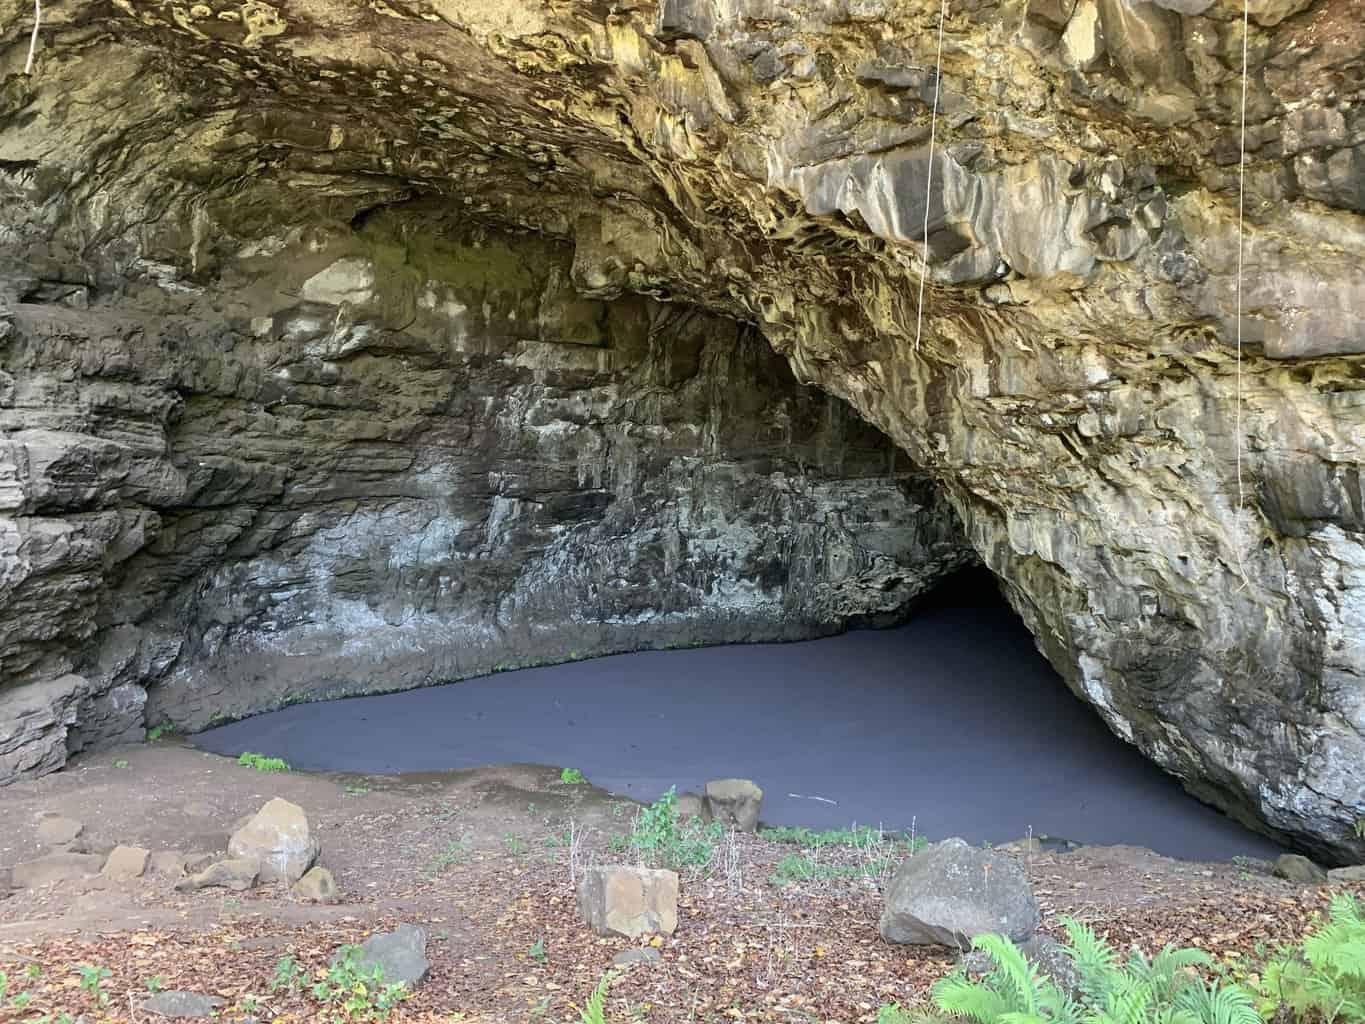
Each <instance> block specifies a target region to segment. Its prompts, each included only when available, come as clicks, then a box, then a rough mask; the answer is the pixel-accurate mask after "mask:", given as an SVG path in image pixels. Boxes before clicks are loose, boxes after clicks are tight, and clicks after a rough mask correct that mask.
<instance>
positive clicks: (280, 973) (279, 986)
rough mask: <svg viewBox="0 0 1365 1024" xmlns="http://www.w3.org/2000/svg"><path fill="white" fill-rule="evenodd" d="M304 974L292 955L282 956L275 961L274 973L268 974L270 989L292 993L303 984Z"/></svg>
mask: <svg viewBox="0 0 1365 1024" xmlns="http://www.w3.org/2000/svg"><path fill="white" fill-rule="evenodd" d="M306 974H307V972H306V971H305V970H304V969H303V968H302V967H300V966H299V964H298V961H297V960H295V959H294V958H293V957H292V956H282V957H280V958H279V959H278V960H276V961H275V973H274V974H272V975H271V976H270V991H271V992H288V993H289V994H290V995H293V994H294V993H295V992H297V991H298V990H299V988H300V987H301V986H302V985H303V979H304V977H305V976H306Z"/></svg>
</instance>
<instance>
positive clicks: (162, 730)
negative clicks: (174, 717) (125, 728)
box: [147, 725, 171, 743]
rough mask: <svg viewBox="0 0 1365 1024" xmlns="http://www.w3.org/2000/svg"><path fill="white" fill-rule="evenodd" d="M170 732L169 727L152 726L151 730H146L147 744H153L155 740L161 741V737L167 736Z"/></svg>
mask: <svg viewBox="0 0 1365 1024" xmlns="http://www.w3.org/2000/svg"><path fill="white" fill-rule="evenodd" d="M170 731H171V727H170V726H169V725H154V726H152V728H150V729H148V730H147V742H148V743H155V742H156V741H157V740H159V739H161V737H162V736H165V735H167V734H168V733H169V732H170Z"/></svg>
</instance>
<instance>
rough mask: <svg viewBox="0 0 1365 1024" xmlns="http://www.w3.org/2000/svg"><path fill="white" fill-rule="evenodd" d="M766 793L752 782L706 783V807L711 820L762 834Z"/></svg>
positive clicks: (722, 781)
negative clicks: (760, 823) (760, 817)
mask: <svg viewBox="0 0 1365 1024" xmlns="http://www.w3.org/2000/svg"><path fill="white" fill-rule="evenodd" d="M762 805H763V790H761V789H760V788H759V787H758V786H757V785H756V784H755V783H753V782H751V781H750V780H749V779H712V780H711V781H710V782H708V783H707V784H706V796H705V798H704V804H703V806H704V807H705V810H706V814H707V816H708V817H709V818H710V820H711V821H719V822H723V823H724V824H726V825H733V826H734V827H735V828H737V829H739V830H740V831H741V832H757V831H758V811H759V808H760V807H761V806H762Z"/></svg>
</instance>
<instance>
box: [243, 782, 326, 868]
mask: <svg viewBox="0 0 1365 1024" xmlns="http://www.w3.org/2000/svg"><path fill="white" fill-rule="evenodd" d="M318 852H319V847H318V841H317V839H316V838H315V837H314V836H313V834H312V832H311V831H310V830H309V828H308V818H307V816H306V815H305V814H304V813H303V808H302V807H300V806H299V805H298V804H292V803H290V802H289V801H288V800H282V799H280V798H279V797H276V798H275V799H273V800H271V801H270V802H269V803H267V804H266V805H265V806H264V807H262V808H261V809H260V810H259V811H257V812H256V813H255V814H254V815H253V816H252V817H251V819H250V820H249V821H248V822H247V823H246V824H244V825H242V826H241V827H240V828H238V829H237V830H236V831H235V832H233V833H232V838H231V839H229V840H228V853H229V854H231V855H232V856H233V857H255V858H256V860H258V861H259V862H260V865H261V881H263V882H283V883H284V884H286V885H293V884H294V883H295V882H297V881H298V880H299V879H300V878H302V877H303V875H304V872H306V871H307V870H308V869H309V868H310V867H312V866H313V862H314V861H315V860H317V859H318Z"/></svg>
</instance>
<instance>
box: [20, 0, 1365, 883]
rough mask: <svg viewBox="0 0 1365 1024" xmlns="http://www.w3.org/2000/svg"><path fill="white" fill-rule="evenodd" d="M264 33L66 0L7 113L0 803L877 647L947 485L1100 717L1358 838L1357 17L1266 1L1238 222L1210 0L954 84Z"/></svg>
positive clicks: (528, 30) (458, 9)
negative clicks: (835, 634)
mask: <svg viewBox="0 0 1365 1024" xmlns="http://www.w3.org/2000/svg"><path fill="white" fill-rule="evenodd" d="M266 6H267V7H269V8H270V10H271V11H272V12H274V13H271V14H266V13H264V11H265V8H262V9H261V11H260V12H258V13H259V15H260V16H259V17H254V18H252V19H248V20H249V21H250V24H249V25H248V24H247V23H246V22H243V21H242V20H241V17H240V14H239V13H238V12H235V11H234V12H227V11H223V10H216V9H215V8H213V7H212V6H211V5H196V6H194V7H193V8H192V10H190V12H189V13H188V14H186V15H185V16H183V17H181V16H180V15H177V16H176V18H170V19H167V18H163V17H162V16H160V15H149V14H148V13H147V12H146V11H143V10H142V9H141V8H137V9H136V10H133V9H131V8H128V7H120V6H118V5H116V8H115V12H111V11H110V10H109V9H108V8H107V6H106V5H101V4H96V3H94V2H93V0H74V2H73V3H71V4H69V5H66V6H64V7H63V12H62V17H61V19H60V20H51V21H50V22H49V23H48V24H47V25H45V26H44V31H43V33H42V35H41V47H40V52H39V54H38V61H39V66H38V69H37V73H36V74H34V75H32V76H27V77H24V78H22V80H20V79H17V78H16V80H15V81H16V88H15V90H12V91H11V92H10V93H7V94H6V95H5V97H4V99H3V100H0V187H3V189H4V194H5V196H6V198H7V201H6V202H5V203H4V204H3V206H0V235H3V238H4V246H3V253H0V302H3V303H4V304H5V306H6V310H5V312H4V315H3V316H0V438H3V454H2V455H0V612H3V614H0V778H10V777H14V776H15V775H19V774H34V773H39V772H43V771H49V770H52V769H53V768H55V767H57V766H58V765H60V764H61V762H62V760H63V759H64V757H65V756H66V754H67V752H68V751H69V750H70V749H77V748H79V747H80V746H81V745H97V744H99V743H103V742H108V741H110V740H111V739H113V738H114V737H119V736H126V735H128V734H130V733H131V732H132V731H134V730H135V729H136V728H137V727H138V726H139V725H140V724H142V722H143V721H144V720H145V719H146V718H147V717H148V716H150V717H151V718H152V719H153V720H155V721H158V722H159V721H162V720H165V721H168V722H171V723H172V724H177V725H180V726H182V727H187V728H189V727H196V726H198V725H202V724H205V723H207V722H209V721H212V720H215V719H217V718H220V717H222V718H227V717H232V716H236V715H240V714H244V713H247V712H248V711H253V710H259V709H261V708H264V707H269V706H273V705H275V704H278V703H281V702H283V701H286V700H293V699H303V698H306V697H309V696H317V695H321V694H323V693H333V692H349V691H354V690H359V689H362V688H375V689H378V688H399V687H405V686H414V685H420V684H422V683H426V682H433V681H440V680H444V679H451V678H456V677H459V676H462V675H468V674H472V673H477V672H481V671H485V670H487V669H490V668H493V667H495V666H497V665H500V664H502V665H507V664H513V663H526V662H530V661H535V660H550V659H555V658H563V657H567V656H571V655H572V654H573V653H574V652H575V651H576V652H577V653H578V654H580V655H586V654H593V653H601V652H604V651H609V650H622V649H626V648H630V647H638V646H653V645H665V644H668V643H680V642H682V643H687V642H693V641H697V640H705V641H725V640H744V639H781V638H789V637H792V636H796V635H810V634H812V633H815V632H820V631H823V630H828V629H831V628H837V626H838V625H839V624H841V623H844V622H847V621H850V620H854V621H857V620H861V619H864V618H874V619H875V618H878V617H880V616H881V615H883V614H885V613H887V612H892V613H894V611H895V609H898V608H900V607H902V606H903V600H902V599H903V598H904V597H905V596H907V595H908V594H909V593H910V592H911V591H913V590H915V589H916V588H918V587H921V586H923V585H927V583H928V582H929V580H930V579H932V577H933V576H934V575H935V574H936V573H937V571H939V569H941V568H942V566H943V564H944V560H943V557H942V555H943V553H945V552H947V551H950V550H951V551H953V552H955V553H956V554H955V555H954V557H966V556H965V555H964V553H963V552H962V551H961V548H960V547H959V546H958V544H957V543H956V540H955V539H954V540H951V541H949V543H948V545H947V546H946V547H942V546H939V545H938V539H939V538H941V537H943V536H944V534H943V533H942V532H940V530H939V528H938V527H937V526H935V525H934V524H945V523H947V522H949V517H947V516H946V515H942V514H940V513H941V512H942V510H943V506H944V503H946V504H947V505H951V507H952V508H953V509H954V510H955V511H956V513H957V514H958V517H959V518H960V520H961V522H962V523H963V525H964V531H965V533H966V535H967V539H968V542H969V544H970V546H971V548H972V549H974V551H975V552H976V554H977V555H978V556H979V557H980V558H981V559H982V560H983V561H984V562H985V563H986V564H987V565H988V566H989V567H990V568H991V569H992V570H993V571H994V572H995V573H996V574H997V575H998V576H999V577H1000V578H1001V580H1003V581H1004V585H1005V590H1006V593H1007V595H1008V597H1009V599H1010V600H1011V602H1012V603H1013V604H1014V606H1015V607H1016V608H1017V609H1018V610H1019V613H1020V615H1021V616H1022V617H1023V618H1024V619H1025V621H1026V622H1027V624H1028V626H1029V628H1030V629H1031V630H1032V631H1033V633H1034V635H1035V637H1036V638H1037V641H1038V645H1039V647H1040V649H1041V650H1042V651H1043V652H1044V653H1045V654H1046V656H1047V657H1048V658H1049V659H1050V660H1051V661H1052V663H1053V664H1054V665H1055V666H1056V667H1057V668H1058V670H1059V671H1060V672H1061V673H1062V675H1063V676H1064V677H1065V678H1066V679H1067V681H1068V684H1069V685H1070V686H1071V687H1072V689H1073V690H1074V691H1075V692H1076V693H1077V695H1078V696H1080V697H1081V698H1082V699H1084V700H1086V701H1088V702H1090V704H1092V705H1093V706H1094V707H1095V709H1096V711H1097V713H1099V714H1100V715H1101V716H1103V718H1104V720H1105V721H1106V722H1107V724H1108V725H1109V727H1110V728H1111V729H1113V730H1114V732H1115V733H1117V734H1118V735H1120V736H1123V737H1124V738H1126V739H1128V740H1130V741H1131V742H1133V743H1134V744H1135V745H1136V746H1138V747H1139V748H1140V749H1141V750H1142V751H1143V752H1144V753H1145V754H1146V755H1147V756H1149V757H1151V758H1152V759H1153V760H1155V761H1156V762H1158V763H1159V764H1161V765H1163V766H1164V767H1166V768H1167V769H1168V770H1170V771H1171V772H1173V773H1174V774H1176V775H1177V776H1178V777H1179V778H1180V779H1181V780H1182V781H1183V782H1184V783H1185V784H1186V785H1187V786H1188V787H1189V788H1190V789H1191V790H1193V791H1194V792H1195V793H1197V794H1198V795H1200V796H1202V797H1204V798H1206V799H1209V800H1211V801H1213V802H1216V803H1218V804H1219V805H1221V806H1223V807H1225V808H1227V809H1228V810H1229V811H1231V812H1232V813H1234V814H1235V815H1237V816H1238V817H1240V818H1243V819H1245V820H1248V821H1251V822H1253V823H1255V824H1257V825H1258V826H1259V827H1261V828H1263V829H1265V830H1266V831H1268V832H1270V833H1271V834H1274V835H1277V836H1280V837H1283V838H1288V839H1291V840H1293V841H1296V842H1299V843H1301V844H1304V845H1305V846H1307V847H1308V848H1309V849H1310V850H1311V852H1313V854H1314V855H1315V856H1317V857H1318V858H1319V859H1320V860H1322V861H1324V862H1331V863H1348V862H1349V863H1359V862H1360V861H1361V860H1362V859H1365V840H1362V839H1361V838H1360V837H1359V836H1357V835H1356V833H1355V831H1354V824H1355V822H1356V820H1357V819H1359V818H1360V817H1361V816H1362V815H1365V701H1362V699H1361V684H1360V680H1361V679H1362V678H1365V645H1362V643H1361V642H1360V637H1361V636H1362V635H1365V634H1363V633H1362V628H1361V623H1362V621H1365V620H1363V619H1362V616H1365V610H1363V608H1365V602H1363V601H1362V598H1361V594H1362V593H1365V540H1363V539H1362V538H1365V526H1363V525H1362V523H1363V519H1362V511H1361V510H1362V508H1365V501H1363V500H1362V494H1361V484H1360V479H1359V473H1358V472H1357V470H1356V467H1357V466H1358V464H1359V463H1360V462H1361V454H1362V440H1361V438H1362V430H1365V411H1362V406H1361V403H1360V402H1359V401H1357V399H1356V397H1355V396H1356V394H1357V392H1358V380H1359V376H1360V372H1359V371H1360V361H1361V357H1362V354H1365V320H1362V317H1361V315H1360V310H1361V309H1362V308H1365V226H1362V221H1361V211H1362V202H1365V197H1362V196H1361V194H1360V187H1361V182H1362V181H1365V175H1362V174H1361V173H1359V172H1360V160H1361V153H1362V151H1363V150H1362V147H1365V118H1363V117H1362V116H1361V111H1362V110H1365V102H1363V101H1365V71H1363V70H1362V67H1361V64H1360V61H1359V55H1360V53H1361V52H1365V23H1363V22H1362V20H1361V19H1360V17H1359V16H1358V15H1359V12H1358V10H1357V9H1356V7H1355V5H1354V4H1353V3H1352V2H1351V0H1316V2H1312V3H1310V2H1309V0H1253V3H1252V5H1251V14H1252V25H1251V31H1250V35H1249V38H1248V44H1249V45H1248V48H1247V52H1248V56H1249V61H1250V68H1249V75H1248V78H1247V81H1248V85H1249V89H1248V106H1247V132H1246V140H1245V141H1246V147H1245V148H1246V170H1247V174H1246V193H1247V195H1246V199H1247V203H1246V211H1247V217H1246V222H1245V239H1244V243H1245V244H1244V245H1243V244H1242V241H1243V240H1241V239H1239V233H1238V216H1237V206H1238V203H1237V200H1238V188H1237V184H1238V175H1237V173H1236V169H1237V167H1238V166H1239V165H1240V163H1241V154H1242V145H1241V143H1242V139H1241V137H1240V135H1241V133H1240V92H1241V90H1240V87H1239V86H1240V82H1241V61H1240V57H1241V50H1242V48H1241V46H1240V45H1239V44H1240V42H1241V27H1240V19H1237V18H1236V17H1235V16H1234V15H1233V14H1232V12H1230V11H1229V10H1228V9H1227V6H1226V5H1222V4H1213V5H1205V4H1204V3H1202V0H1170V2H1166V0H1163V2H1162V3H1146V2H1141V0H1093V2H1088V0H1077V2H1074V3H1072V2H1069V0H1066V2H1063V0H1039V2H1037V3H1032V2H1031V3H1029V4H1027V5H1013V6H996V7H990V6H986V7H982V8H981V9H979V10H975V11H973V12H972V15H971V17H955V18H950V19H949V23H948V25H947V35H948V39H947V46H946V48H945V53H946V59H945V61H944V66H943V69H942V74H941V75H939V76H937V77H935V76H933V75H931V74H929V73H927V72H926V70H925V69H926V67H927V63H928V56H927V55H928V54H930V53H932V51H933V48H934V39H935V35H936V28H937V24H936V22H937V13H938V12H937V9H936V8H935V7H933V5H926V4H886V3H880V2H877V0H859V2H856V3H837V4H831V3H827V2H825V0H793V2H792V3H789V4H784V5H778V7H780V11H778V14H780V16H776V15H773V12H774V11H777V10H778V8H777V7H773V6H772V5H769V7H765V8H764V9H763V10H762V11H759V10H758V9H757V8H755V7H754V6H753V5H745V4H734V3H714V4H713V3H693V2H682V0H679V2H672V0H670V2H668V3H645V4H642V5H635V6H630V7H629V8H622V9H619V10H617V9H613V10H612V12H611V14H610V16H609V17H608V16H607V14H606V13H605V8H602V7H601V6H600V5H591V4H587V5H572V4H570V5H550V6H547V5H544V4H540V3H531V2H528V0H509V2H501V3H496V4H495V3H492V2H491V0H471V2H468V3H461V4H458V5H446V8H447V9H443V10H442V12H441V18H440V19H438V20H435V21H432V20H428V19H427V18H425V17H421V16H419V15H418V13H416V12H411V11H395V12H394V14H395V16H394V17H392V18H385V19H384V20H383V24H382V26H379V25H378V23H372V22H371V21H370V20H366V19H357V18H355V17H354V12H353V11H352V10H351V9H350V8H349V7H347V6H346V5H345V4H342V3H340V2H339V0H319V3H318V4H317V5H314V6H311V7H310V8H309V12H308V17H307V18H300V17H298V16H297V15H291V14H290V12H288V11H284V10H280V11H275V8H274V6H271V5H266ZM276 6H277V5H276ZM1025 6H1027V16H1024V14H1025V11H1024V7H1025ZM769 8H771V10H770V9H769ZM220 15H225V16H223V17H220ZM760 15H761V16H760ZM770 15H772V16H770ZM201 21H202V22H203V25H202V26H201V25H200V24H199V22H201ZM163 22H164V23H163ZM31 27H32V26H31V23H30V16H29V12H28V9H27V8H26V7H24V5H22V4H11V5H10V6H9V7H6V8H3V9H0V38H3V39H4V40H5V42H6V43H7V44H8V45H9V46H10V47H11V48H12V49H13V50H14V52H16V53H18V52H21V49H22V48H23V47H25V46H26V45H27V35H28V33H29V31H30V30H31ZM206 27H211V28H212V31H208V30H207V28H206ZM404 53H406V54H412V55H413V57H412V58H411V59H410V60H408V59H405V60H406V63H405V64H404V67H403V70H402V71H396V70H395V66H394V64H395V57H394V54H404ZM77 57H79V58H80V59H76V58H77ZM408 76H411V77H408ZM148 81H155V82H156V85H157V87H156V88H146V87H145V83H146V82H148ZM939 93H941V97H940V98H941V103H940V106H939V109H940V114H941V116H940V117H939V119H938V121H937V124H936V129H937V131H936V133H935V147H934V152H933V153H932V154H931V153H930V152H929V146H928V138H929V127H930V125H929V121H930V118H929V109H930V105H931V103H932V102H933V97H934V96H935V95H936V94H939ZM74 96H80V97H82V98H83V102H82V103H80V104H75V103H73V102H71V100H70V98H71V97H74ZM88 109H99V110H101V111H102V112H103V116H101V117H99V118H90V117H87V116H85V115H84V111H86V110H88ZM378 125H382V126H383V129H382V130H380V129H379V128H377V127H375V126H378ZM113 152H117V153H118V154H119V159H117V160H110V159H108V158H107V156H108V154H110V153H113ZM262 154H268V156H269V159H264V158H263V157H262ZM263 159H264V162H263ZM1120 170H1121V173H1120ZM926 213H927V215H928V217H927V221H928V223H927V225H926V217H925V214H926ZM926 235H927V237H925V236H926ZM1239 252H1241V253H1243V254H1244V256H1245V260H1244V261H1241V262H1242V263H1243V264H1244V266H1243V273H1242V274H1241V276H1240V280H1239V274H1238V266H1239V260H1238V253H1239ZM922 257H926V258H927V267H928V281H929V288H928V290H927V293H926V295H925V299H926V301H925V302H923V303H921V302H920V291H919V287H918V285H919V277H920V274H919V271H920V269H921V267H922V266H924V265H925V261H924V260H922ZM1239 292H1240V295H1241V299H1242V302H1241V303H1240V308H1241V316H1240V320H1239V317H1238V309H1239V302H1238V295H1239ZM644 296H648V298H645V297H644ZM662 299H666V300H668V302H669V303H670V304H669V305H663V304H661V303H660V302H659V300H662ZM700 309H704V310H706V313H705V314H703V313H700V312H698V310H700ZM727 318H729V319H727ZM740 322H742V323H745V324H749V325H753V326H752V327H746V328H741V327H740V326H738V324H739V323H740ZM755 329H756V330H757V331H760V332H761V334H762V336H763V338H764V339H766V341H767V343H768V344H769V345H771V347H772V348H773V349H774V350H775V351H776V352H777V353H780V355H781V357H782V358H783V359H785V361H786V362H787V363H788V364H789V365H790V367H791V368H792V369H793V371H794V377H795V380H796V381H800V382H802V383H803V384H805V383H809V384H813V385H815V386H816V387H818V388H821V389H823V390H824V391H826V392H828V393H829V394H831V395H835V396H838V397H839V398H840V399H843V400H844V401H846V402H848V403H849V406H850V407H851V408H852V409H853V410H855V411H856V413H857V414H858V415H860V416H861V417H863V418H864V419H865V420H866V421H867V422H869V423H871V424H874V425H875V426H876V427H877V428H878V429H880V430H881V431H882V432H883V433H884V434H885V435H886V436H888V437H890V438H891V439H892V440H893V441H894V442H895V444H896V445H897V446H899V448H900V450H901V452H903V453H904V455H908V456H909V461H908V462H906V461H901V458H902V456H896V457H895V458H893V457H892V449H891V448H890V447H889V446H888V445H886V444H885V442H883V441H881V440H880V439H877V438H875V435H869V434H867V433H865V432H864V431H863V429H862V428H861V427H860V426H857V425H856V424H853V423H852V422H851V420H848V419H845V418H844V417H845V416H846V407H844V406H842V405H838V404H830V403H826V402H825V401H824V400H822V399H817V398H814V397H812V396H810V395H809V394H806V393H804V392H802V391H801V389H800V387H799V386H798V385H796V384H795V383H793V378H792V377H789V376H786V374H785V371H781V372H779V371H778V370H777V369H776V368H775V367H776V363H775V362H774V361H773V360H770V359H768V358H767V357H766V355H765V354H763V353H762V348H761V344H760V339H759V338H758V337H757V335H756V334H755V333H754V331H755ZM1239 342H1240V346H1239ZM1239 349H1240V359H1239ZM835 410H837V411H835ZM860 438H868V439H869V443H867V444H863V443H862V442H861V441H860V440H859V439H860ZM874 440H875V443H872V441H874ZM910 466H914V467H922V469H923V470H924V471H926V472H927V473H928V474H929V475H930V476H932V478H933V485H930V484H929V483H928V482H927V481H925V478H924V477H923V476H920V475H919V474H920V469H918V468H917V469H914V470H910V469H909V467H910ZM874 467H875V469H874ZM906 472H910V473H912V474H913V477H906V476H902V474H903V473H906ZM911 479H913V480H915V481H919V482H917V483H911V482H910V480H911ZM898 495H899V496H898ZM948 532H950V533H951V531H948ZM935 551H938V552H939V554H937V555H936V554H935V553H934V552H935ZM437 638H439V639H437ZM143 695H145V699H146V702H147V703H146V704H145V706H144V705H142V704H141V703H140V699H141V698H142V697H143Z"/></svg>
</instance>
